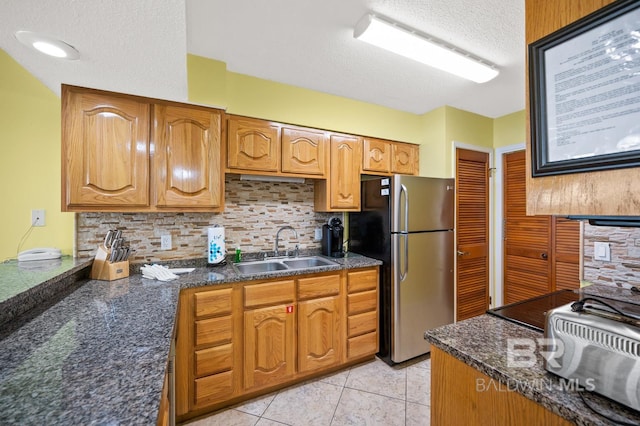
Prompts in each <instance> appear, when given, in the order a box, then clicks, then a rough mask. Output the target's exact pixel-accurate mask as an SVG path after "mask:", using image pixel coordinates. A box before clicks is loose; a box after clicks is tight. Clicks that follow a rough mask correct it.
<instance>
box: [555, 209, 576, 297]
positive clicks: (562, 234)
mask: <svg viewBox="0 0 640 426" xmlns="http://www.w3.org/2000/svg"><path fill="white" fill-rule="evenodd" d="M553 226H554V229H553V233H552V234H553V236H554V245H553V249H554V250H553V262H552V264H551V270H552V281H553V282H554V284H555V289H556V290H560V289H564V288H568V289H576V288H580V244H581V242H582V240H581V239H580V222H578V221H577V220H569V219H564V218H561V217H555V218H554V224H553Z"/></svg>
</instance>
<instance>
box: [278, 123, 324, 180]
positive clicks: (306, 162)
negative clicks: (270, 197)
mask: <svg viewBox="0 0 640 426" xmlns="http://www.w3.org/2000/svg"><path fill="white" fill-rule="evenodd" d="M326 145H327V141H326V136H325V133H324V132H323V131H315V132H314V131H311V130H301V129H291V128H286V127H285V128H283V129H282V172H284V173H297V174H305V175H318V177H320V176H325V175H326V163H327V152H328V151H327V148H326Z"/></svg>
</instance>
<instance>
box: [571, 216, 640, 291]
mask: <svg viewBox="0 0 640 426" xmlns="http://www.w3.org/2000/svg"><path fill="white" fill-rule="evenodd" d="M596 241H599V242H605V243H609V247H610V248H611V262H605V261H601V260H594V258H593V243H594V242H596ZM583 250H584V254H583V262H584V265H583V266H584V270H583V273H584V277H583V278H584V280H585V281H590V282H593V283H598V284H608V285H614V286H617V287H630V286H636V285H639V284H640V228H618V227H612V226H591V225H589V224H588V223H585V225H584V244H583Z"/></svg>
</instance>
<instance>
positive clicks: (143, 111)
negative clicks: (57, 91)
mask: <svg viewBox="0 0 640 426" xmlns="http://www.w3.org/2000/svg"><path fill="white" fill-rule="evenodd" d="M149 109H150V107H149V104H148V103H144V102H138V101H137V100H135V99H130V98H127V97H119V96H109V95H106V94H101V93H94V92H91V91H86V92H84V91H83V92H77V91H75V90H73V89H71V88H69V87H63V92H62V153H63V155H62V182H63V188H62V208H63V210H66V211H83V210H85V209H86V210H92V207H93V208H94V209H93V210H95V207H100V208H106V209H107V210H108V209H109V207H128V208H135V207H146V206H149Z"/></svg>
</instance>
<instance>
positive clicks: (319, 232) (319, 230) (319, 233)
mask: <svg viewBox="0 0 640 426" xmlns="http://www.w3.org/2000/svg"><path fill="white" fill-rule="evenodd" d="M314 237H315V239H316V241H319V240H321V239H322V228H316V229H315V235H314Z"/></svg>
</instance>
